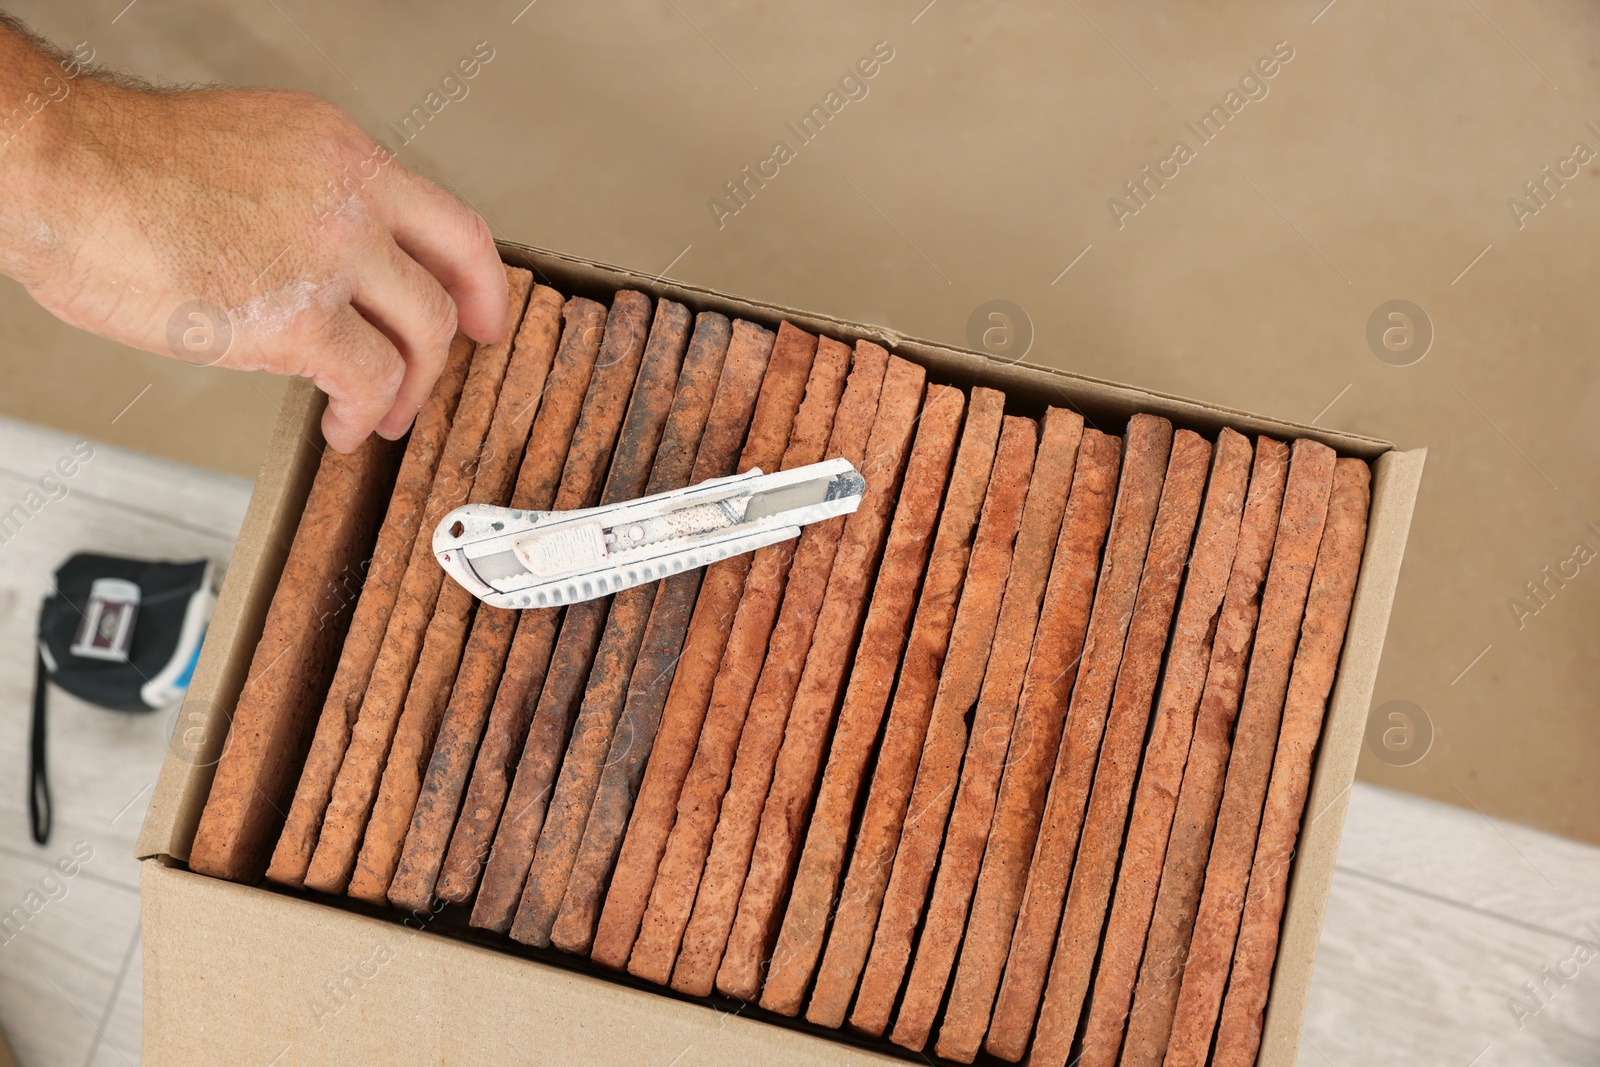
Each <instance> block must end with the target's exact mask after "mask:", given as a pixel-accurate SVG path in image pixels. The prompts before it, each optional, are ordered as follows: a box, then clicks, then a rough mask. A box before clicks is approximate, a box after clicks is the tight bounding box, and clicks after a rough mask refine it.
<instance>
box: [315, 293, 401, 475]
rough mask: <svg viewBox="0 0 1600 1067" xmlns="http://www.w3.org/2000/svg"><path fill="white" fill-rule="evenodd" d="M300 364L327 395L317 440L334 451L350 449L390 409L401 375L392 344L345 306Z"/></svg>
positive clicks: (399, 362)
mask: <svg viewBox="0 0 1600 1067" xmlns="http://www.w3.org/2000/svg"><path fill="white" fill-rule="evenodd" d="M303 362H304V366H305V368H306V369H305V370H304V371H303V372H302V373H304V374H307V375H308V376H309V377H310V378H311V379H312V380H313V381H315V382H316V383H317V386H318V387H319V388H320V389H321V390H322V391H323V392H324V393H327V394H328V409H327V410H326V411H324V412H323V413H322V436H323V437H324V438H325V439H326V440H327V442H328V444H329V445H330V446H332V447H333V448H334V449H335V450H337V451H339V452H351V451H354V450H355V447H356V446H357V445H359V444H360V443H361V442H362V441H364V440H366V439H367V435H368V434H370V433H371V432H372V431H373V429H374V428H376V427H377V425H378V423H379V421H380V420H381V419H382V418H383V417H384V415H386V414H388V412H389V411H390V409H392V408H393V407H394V402H395V396H396V394H398V393H399V391H400V383H401V381H402V380H403V379H404V377H405V372H406V367H405V363H404V361H403V360H401V358H400V353H399V352H398V351H396V349H395V346H394V345H393V344H392V343H391V342H390V341H389V339H388V338H387V337H385V336H384V335H383V333H382V331H380V330H379V329H378V328H377V327H376V326H374V325H373V324H372V323H370V322H368V321H367V320H366V319H365V318H364V317H362V315H361V313H360V312H359V311H357V310H356V309H355V307H354V306H353V305H350V304H347V305H345V306H344V307H343V308H341V309H340V310H339V311H338V312H336V313H335V314H334V317H333V318H332V319H331V320H330V321H329V323H328V325H327V326H326V327H325V328H324V329H323V331H322V332H321V334H320V335H319V336H318V337H316V338H315V339H313V340H312V342H311V347H310V351H309V353H308V354H307V355H306V356H305V357H304V360H303Z"/></svg>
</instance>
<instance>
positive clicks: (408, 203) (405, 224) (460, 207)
mask: <svg viewBox="0 0 1600 1067" xmlns="http://www.w3.org/2000/svg"><path fill="white" fill-rule="evenodd" d="M401 178H402V180H401V181H397V182H394V183H392V185H391V186H390V188H391V189H393V190H394V193H393V196H394V198H395V199H394V203H393V207H392V213H391V216H390V219H389V223H390V230H391V232H392V233H393V235H394V239H395V243H396V244H398V245H399V246H400V247H401V248H402V249H404V250H405V252H406V254H407V255H409V256H410V257H411V258H412V259H414V260H416V261H417V262H418V263H420V264H422V266H423V267H424V268H426V269H427V271H428V273H430V274H432V275H433V276H434V277H435V278H437V279H438V281H439V284H440V285H442V286H444V288H445V291H446V292H448V293H449V294H450V297H451V299H452V300H454V301H455V303H456V312H457V315H458V318H459V320H460V323H461V328H462V329H463V330H465V331H466V332H467V335H468V336H470V337H471V338H472V339H473V340H475V341H484V342H489V341H498V340H500V339H502V338H503V337H505V335H506V333H507V331H509V330H510V329H511V321H510V315H509V313H508V309H507V307H506V274H505V267H504V265H503V264H502V263H501V262H500V253H499V251H498V250H496V248H495V246H494V237H493V236H492V235H491V234H490V233H489V224H488V223H486V222H484V221H483V219H482V218H481V217H480V216H479V215H478V213H477V212H475V211H473V210H472V209H471V208H469V207H467V206H466V205H465V204H462V203H461V202H460V201H458V200H456V198H455V197H453V196H451V195H450V194H448V193H446V192H445V191H444V190H443V189H441V188H439V187H438V186H437V185H434V184H433V183H432V182H430V181H428V180H426V179H425V178H420V177H418V176H417V175H415V174H411V173H409V172H405V173H403V174H402V175H401Z"/></svg>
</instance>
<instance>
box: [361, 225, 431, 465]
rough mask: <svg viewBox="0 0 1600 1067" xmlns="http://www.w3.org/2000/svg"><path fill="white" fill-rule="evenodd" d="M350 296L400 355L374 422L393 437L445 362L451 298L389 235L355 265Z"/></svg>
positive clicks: (413, 412) (406, 424)
mask: <svg viewBox="0 0 1600 1067" xmlns="http://www.w3.org/2000/svg"><path fill="white" fill-rule="evenodd" d="M350 301H351V303H352V304H354V305H355V308H356V310H357V311H359V312H361V314H362V315H363V316H364V317H365V318H366V319H367V321H368V322H370V323H372V324H373V325H374V326H376V327H377V328H378V329H379V330H380V331H381V332H382V333H383V335H384V336H385V337H387V338H388V339H389V341H390V342H391V343H392V344H393V345H394V347H395V349H396V350H397V351H398V352H399V353H400V358H401V359H402V360H404V361H405V377H404V378H403V379H402V380H401V382H400V390H399V392H398V393H397V394H396V395H395V400H394V405H393V406H392V407H391V408H390V409H389V410H388V412H386V413H385V414H384V416H383V418H382V419H380V420H379V421H378V425H377V430H378V433H379V434H380V435H382V436H384V437H387V438H388V439H389V440H391V441H392V440H395V439H396V438H398V437H400V436H401V435H402V434H404V433H405V432H406V430H408V429H410V427H411V422H412V420H413V419H415V418H416V416H417V412H418V411H419V410H421V408H422V404H423V402H424V401H425V400H427V398H428V392H429V391H430V390H431V389H432V388H433V383H434V381H435V380H436V379H437V378H438V377H439V371H440V370H441V369H442V368H443V367H444V361H445V357H446V355H447V354H448V353H449V351H450V341H451V339H452V338H454V337H455V333H456V305H455V301H453V300H452V299H450V294H449V293H447V292H445V290H444V287H443V286H442V285H440V284H439V282H438V280H437V279H436V278H434V276H433V275H432V274H429V273H428V272H427V271H426V270H424V269H423V268H422V266H421V265H420V264H418V263H417V261H416V260H414V259H412V258H411V257H410V256H408V255H406V254H405V253H404V252H402V251H401V250H400V247H399V246H398V245H396V244H395V243H394V242H393V241H384V242H383V244H382V246H381V247H379V248H378V249H376V250H375V251H374V252H372V253H371V254H369V255H368V256H367V257H366V258H365V260H364V261H363V262H362V263H361V264H360V265H359V266H358V267H357V268H356V283H355V292H354V293H353V294H352V295H351V298H350Z"/></svg>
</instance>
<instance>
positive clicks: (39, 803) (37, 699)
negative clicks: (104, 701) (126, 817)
mask: <svg viewBox="0 0 1600 1067" xmlns="http://www.w3.org/2000/svg"><path fill="white" fill-rule="evenodd" d="M33 657H34V660H35V662H36V663H37V667H36V668H35V670H34V675H33V732H32V737H31V738H30V739H29V745H28V820H29V822H30V823H31V824H32V826H31V829H32V830H33V840H34V842H35V843H36V844H40V845H42V844H44V843H45V842H47V841H49V840H50V770H49V766H48V764H47V763H46V761H45V715H44V705H45V691H46V690H47V689H48V688H49V686H50V679H49V676H48V673H47V672H46V670H45V666H44V652H43V651H41V650H40V649H39V647H38V646H37V645H35V646H34V651H33Z"/></svg>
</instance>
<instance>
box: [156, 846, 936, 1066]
mask: <svg viewBox="0 0 1600 1067" xmlns="http://www.w3.org/2000/svg"><path fill="white" fill-rule="evenodd" d="M140 900H141V912H142V921H143V929H144V930H145V931H146V933H145V936H144V943H143V952H144V966H145V989H146V992H145V999H144V1019H143V1028H144V1056H145V1061H146V1062H148V1063H160V1064H168V1065H176V1064H196V1065H199V1064H213V1063H232V1062H246V1063H263V1064H264V1063H269V1062H271V1063H279V1062H282V1063H305V1062H317V1063H385V1064H396V1065H410V1064H416V1065H421V1064H433V1063H442V1062H451V1063H454V1062H474V1063H476V1062H498V1061H500V1060H501V1059H502V1058H503V1053H500V1052H499V1051H498V1050H499V1049H501V1048H502V1046H503V1044H505V1043H508V1042H509V1043H510V1044H511V1045H512V1046H513V1047H515V1048H522V1049H526V1048H527V1047H528V1046H529V1044H530V1043H532V1044H533V1045H536V1046H537V1047H538V1048H539V1049H540V1057H539V1058H540V1060H541V1062H546V1063H634V1062H654V1063H662V1064H665V1063H669V1062H687V1063H697V1064H706V1063H713V1064H751V1063H768V1062H773V1052H774V1049H775V1048H781V1050H782V1059H783V1062H784V1063H786V1064H795V1065H805V1067H810V1065H816V1067H823V1065H825V1064H837V1063H840V1062H848V1063H867V1064H886V1065H887V1064H904V1062H905V1061H904V1060H902V1059H900V1058H897V1057H892V1056H889V1055H885V1054H883V1053H879V1052H874V1051H872V1050H869V1049H862V1048H859V1047H851V1046H841V1044H840V1043H839V1042H838V1041H836V1040H834V1039H833V1038H831V1037H827V1036H823V1035H820V1034H815V1033H807V1032H804V1031H797V1030H790V1029H780V1028H775V1027H773V1026H771V1025H769V1024H767V1023H766V1022H765V1021H762V1020H758V1019H753V1018H745V1017H743V1016H742V1015H741V1014H739V1013H737V1012H719V1013H718V1014H717V1015H715V1016H712V1015H710V1014H708V1013H707V1012H706V1010H705V1008H704V1007H702V1006H701V1005H699V1004H696V1003H693V1002H690V1001H684V1000H676V999H672V998H671V997H666V996H662V995H660V994H657V993H654V992H650V991H647V990H643V989H639V988H635V987H633V986H629V985H624V984H621V983H618V982H614V981H610V980H607V979H605V978H600V977H596V976H594V975H589V974H582V973H578V972H575V971H570V970H566V969H563V968H559V967H554V966H551V965H549V964H545V963H541V962H539V961H537V960H529V959H525V958H520V957H518V956H514V955H509V954H507V953H504V952H499V951H496V950H494V949H492V948H486V947H483V946H479V945H474V944H469V943H466V942H463V941H459V940H456V939H454V938H451V937H447V936H443V935H440V934H436V933H434V932H432V931H430V930H426V929H424V928H422V923H421V921H420V920H412V921H411V922H408V923H407V924H398V923H394V922H389V921H385V920H383V919H377V918H373V917H371V916H367V915H356V914H351V913H348V912H344V911H340V910H336V909H332V908H328V907H326V906H324V905H322V904H320V903H318V902H316V901H312V900H306V899H302V898H299V897H294V896H288V895H285V894H282V893H277V892H273V891H270V890H266V889H258V888H255V887H252V886H245V885H239V884H236V883H234V882H227V881H223V880H221V879H216V878H208V877H206V876H204V875H198V874H193V873H191V872H189V871H186V870H183V869H180V868H175V867H168V866H165V865H164V864H161V863H158V862H151V863H146V864H143V865H142V869H141V876H140ZM413 923H414V925H413ZM237 975H248V976H249V978H250V981H251V982H253V983H255V986H254V988H253V989H240V988H239V987H238V986H236V985H234V984H232V983H231V982H230V981H229V980H228V979H229V978H230V977H232V976H237ZM296 984H298V985H297V986H296ZM530 984H532V985H536V987H537V988H534V989H530V988H529V987H530ZM291 986H296V987H295V988H294V990H293V992H294V994H295V995H278V994H279V993H280V992H286V991H287V990H288V989H289V988H290V987H291ZM508 1023H509V1024H510V1025H509V1026H508ZM691 1049H692V1050H693V1052H692V1053H691V1054H690V1055H688V1056H685V1055H684V1053H686V1052H689V1051H690V1050H691ZM674 1057H678V1058H677V1059H675V1058H674Z"/></svg>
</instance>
